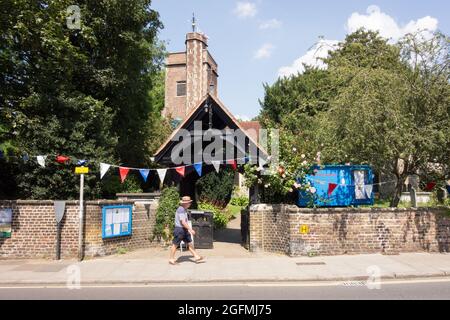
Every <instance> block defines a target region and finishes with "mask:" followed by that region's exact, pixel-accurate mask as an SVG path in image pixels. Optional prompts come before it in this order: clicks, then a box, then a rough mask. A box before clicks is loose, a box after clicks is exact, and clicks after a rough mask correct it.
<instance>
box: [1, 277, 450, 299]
mask: <svg viewBox="0 0 450 320" xmlns="http://www.w3.org/2000/svg"><path fill="white" fill-rule="evenodd" d="M0 299H2V300H4V299H89V300H95V299H134V300H141V299H149V300H160V299H161V300H172V299H175V300H185V299H189V300H190V299H193V300H194V299H195V300H216V299H217V300H228V299H232V300H279V299H284V300H301V299H356V300H358V299H369V300H371V299H389V300H390V299H394V300H397V299H445V300H448V299H450V279H449V278H442V279H438V278H430V279H417V280H392V281H386V282H382V283H381V284H380V289H369V288H368V287H367V286H366V285H365V283H362V282H357V281H354V282H346V283H342V282H341V283H338V282H333V283H323V282H309V283H306V282H305V283H246V284H245V283H235V284H189V285H179V284H174V285H170V284H155V285H98V286H83V287H81V288H80V289H68V288H66V287H58V286H34V287H32V286H15V287H11V286H9V287H0Z"/></svg>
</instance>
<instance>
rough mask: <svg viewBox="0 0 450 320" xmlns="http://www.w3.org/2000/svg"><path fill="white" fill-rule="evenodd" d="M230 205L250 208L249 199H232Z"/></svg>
mask: <svg viewBox="0 0 450 320" xmlns="http://www.w3.org/2000/svg"><path fill="white" fill-rule="evenodd" d="M230 203H231V204H232V205H233V206H239V207H246V206H248V198H247V197H243V196H241V197H233V198H231V201H230Z"/></svg>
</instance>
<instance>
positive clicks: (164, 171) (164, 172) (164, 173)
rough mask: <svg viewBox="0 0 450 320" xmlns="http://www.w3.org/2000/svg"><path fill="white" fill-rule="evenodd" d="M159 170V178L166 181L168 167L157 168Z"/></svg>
mask: <svg viewBox="0 0 450 320" xmlns="http://www.w3.org/2000/svg"><path fill="white" fill-rule="evenodd" d="M156 171H158V176H159V180H160V181H161V183H163V182H164V177H165V176H166V172H167V169H156Z"/></svg>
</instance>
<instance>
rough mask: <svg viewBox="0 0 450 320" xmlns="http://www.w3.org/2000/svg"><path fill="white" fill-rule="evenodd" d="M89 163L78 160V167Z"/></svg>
mask: <svg viewBox="0 0 450 320" xmlns="http://www.w3.org/2000/svg"><path fill="white" fill-rule="evenodd" d="M86 163H87V160H78V161H77V165H79V166H84V165H85V164H86Z"/></svg>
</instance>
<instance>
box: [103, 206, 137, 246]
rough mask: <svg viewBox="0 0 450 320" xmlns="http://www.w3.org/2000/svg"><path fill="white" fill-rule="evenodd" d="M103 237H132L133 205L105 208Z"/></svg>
mask: <svg viewBox="0 0 450 320" xmlns="http://www.w3.org/2000/svg"><path fill="white" fill-rule="evenodd" d="M102 212H103V221H102V237H103V238H111V237H121V236H127V235H131V231H132V226H131V222H132V221H131V217H132V206H131V205H117V206H105V207H103V208H102Z"/></svg>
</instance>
